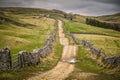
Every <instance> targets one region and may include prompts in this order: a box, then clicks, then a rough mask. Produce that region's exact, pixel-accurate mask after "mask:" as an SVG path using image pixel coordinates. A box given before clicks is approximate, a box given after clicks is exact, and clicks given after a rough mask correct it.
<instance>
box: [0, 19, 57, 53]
mask: <svg viewBox="0 0 120 80" xmlns="http://www.w3.org/2000/svg"><path fill="white" fill-rule="evenodd" d="M19 20H21V19H19ZM21 21H24V22H25V23H30V24H34V25H35V26H27V27H21V26H16V25H14V24H11V23H7V22H4V24H0V37H1V39H0V48H1V49H2V48H3V47H5V46H9V47H10V49H11V52H12V53H18V52H19V51H20V50H28V51H32V50H33V49H35V48H39V47H41V46H43V45H44V44H45V40H46V39H47V38H48V36H49V35H50V34H51V33H52V31H53V29H54V23H55V20H53V19H49V18H41V19H33V18H29V19H24V20H23V19H22V20H21Z"/></svg>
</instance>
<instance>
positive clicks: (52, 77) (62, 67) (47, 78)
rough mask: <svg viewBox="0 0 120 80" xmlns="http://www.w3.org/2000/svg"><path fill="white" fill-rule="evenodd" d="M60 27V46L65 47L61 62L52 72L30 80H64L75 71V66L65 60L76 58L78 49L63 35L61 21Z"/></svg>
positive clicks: (38, 75)
mask: <svg viewBox="0 0 120 80" xmlns="http://www.w3.org/2000/svg"><path fill="white" fill-rule="evenodd" d="M58 27H59V31H58V32H59V39H60V44H62V45H63V46H64V48H63V52H62V57H61V60H60V61H59V62H58V64H57V65H56V66H55V67H54V68H53V69H51V70H50V71H47V72H45V73H42V74H37V75H36V76H33V77H30V78H29V79H28V80H64V79H65V78H66V77H68V75H69V74H70V73H71V72H72V71H73V70H74V64H70V63H68V62H65V61H63V60H69V59H71V58H74V57H75V55H76V50H77V47H76V46H75V45H69V41H68V39H67V38H65V34H64V33H63V27H62V21H60V20H59V22H58Z"/></svg>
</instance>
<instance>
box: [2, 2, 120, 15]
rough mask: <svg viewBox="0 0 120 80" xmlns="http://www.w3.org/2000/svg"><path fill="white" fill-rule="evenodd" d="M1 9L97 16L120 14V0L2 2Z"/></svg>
mask: <svg viewBox="0 0 120 80" xmlns="http://www.w3.org/2000/svg"><path fill="white" fill-rule="evenodd" d="M0 7H35V8H47V9H59V10H63V11H66V12H73V13H78V14H82V15H94V16H96V15H105V14H113V13H117V12H120V0H0Z"/></svg>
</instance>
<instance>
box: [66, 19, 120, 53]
mask: <svg viewBox="0 0 120 80" xmlns="http://www.w3.org/2000/svg"><path fill="white" fill-rule="evenodd" d="M64 22H65V28H66V30H67V31H70V32H93V33H101V34H106V35H109V36H104V35H93V34H75V37H76V38H77V39H78V40H79V41H81V40H82V39H87V40H88V41H90V42H91V43H93V44H94V46H95V47H96V48H99V49H101V50H102V51H103V52H105V54H107V55H116V54H119V52H120V35H119V34H120V32H118V31H115V30H111V29H104V28H99V27H95V26H90V25H87V24H83V23H78V22H69V21H64ZM114 36H115V37H114ZM116 36H117V37H116Z"/></svg>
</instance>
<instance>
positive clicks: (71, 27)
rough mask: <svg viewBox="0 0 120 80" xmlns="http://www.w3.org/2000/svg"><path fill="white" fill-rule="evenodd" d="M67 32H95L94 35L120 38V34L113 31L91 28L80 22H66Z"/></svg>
mask: <svg viewBox="0 0 120 80" xmlns="http://www.w3.org/2000/svg"><path fill="white" fill-rule="evenodd" d="M64 23H65V28H66V30H68V31H70V32H94V33H102V34H106V35H110V36H118V37H120V35H119V34H120V32H118V31H115V30H112V29H104V28H99V27H95V26H90V25H87V24H83V23H78V22H69V21H67V20H65V21H64Z"/></svg>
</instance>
